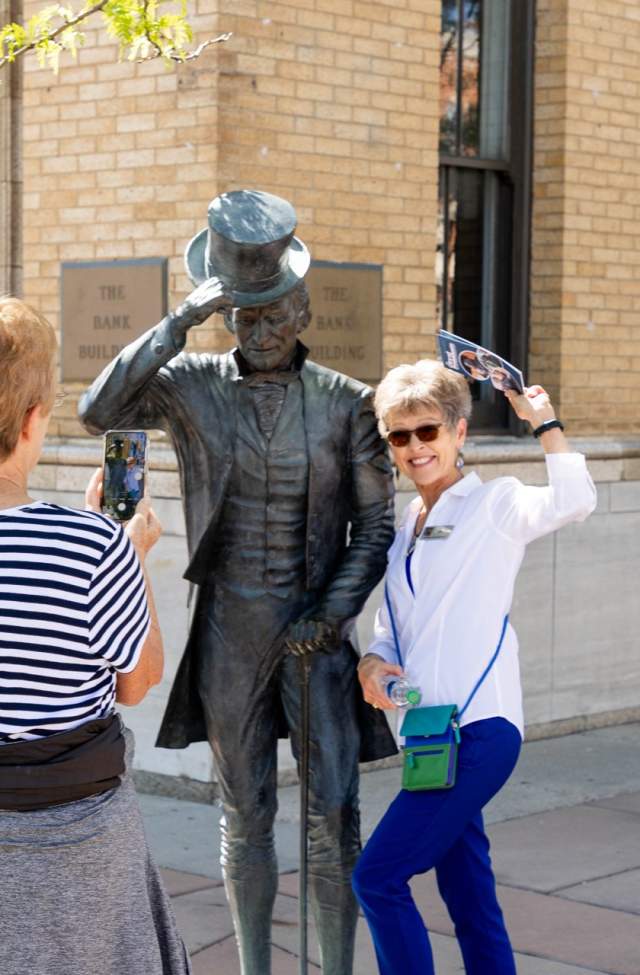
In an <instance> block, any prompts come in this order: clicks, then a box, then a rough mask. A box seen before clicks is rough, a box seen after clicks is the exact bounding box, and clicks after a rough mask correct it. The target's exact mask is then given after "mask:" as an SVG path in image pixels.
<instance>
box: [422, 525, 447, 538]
mask: <svg viewBox="0 0 640 975" xmlns="http://www.w3.org/2000/svg"><path fill="white" fill-rule="evenodd" d="M453 529H454V525H428V527H427V528H425V529H424V531H423V532H422V538H426V539H430V538H448V537H449V535H450V534H451V532H452V531H453Z"/></svg>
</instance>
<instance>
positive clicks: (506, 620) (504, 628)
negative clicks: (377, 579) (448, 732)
mask: <svg viewBox="0 0 640 975" xmlns="http://www.w3.org/2000/svg"><path fill="white" fill-rule="evenodd" d="M384 599H385V602H386V604H387V612H388V613H389V619H390V620H391V630H392V633H393V642H394V646H395V651H396V657H397V658H398V663H399V664H400V666H401V667H403V666H404V664H403V663H402V654H401V653H400V640H399V639H398V630H397V628H396V621H395V617H394V615H393V610H392V608H391V599H390V598H389V588H388V586H387V583H386V582H385V584H384ZM508 623H509V614H508V613H507V614H506V616H505V618H504V621H503V623H502V632H501V633H500V639H499V641H498V646H497V647H496V649H495V651H494V654H493V656H492V658H491V660H490V661H489V663H488V664H487V666H486V667H485V669H484V673H483V674H482V677H481V678H480V680H479V681H478V682H477V683H476V686H475V687H474V688H473V690H472V691H471V694H470V695H469V697H468V698H467V700H466V702H465V704H464V707H463V708H462V710H460V711H459V712H458V720H460V718H461V717H462V715H463V714H464V712H465V711H466V710H467V708H468V707H469V705H470V704H471V702H472V700H473V699H474V697H475V696H476V694H477V693H478V691H479V690H480V687H481V685H482V683H483V681H484V679H485V677H486V676H487V674H488V673H489V671H490V670H491V668H492V667H493V665H494V663H495V662H496V660H497V659H498V654H499V653H500V651H501V649H502V644H503V643H504V638H505V634H506V632H507V626H508Z"/></svg>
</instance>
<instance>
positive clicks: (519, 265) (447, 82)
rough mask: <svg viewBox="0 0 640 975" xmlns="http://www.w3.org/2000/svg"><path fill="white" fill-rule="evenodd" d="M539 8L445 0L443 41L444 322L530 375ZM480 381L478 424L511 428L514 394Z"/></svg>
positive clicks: (440, 274)
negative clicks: (535, 46) (534, 103)
mask: <svg viewBox="0 0 640 975" xmlns="http://www.w3.org/2000/svg"><path fill="white" fill-rule="evenodd" d="M533 7H534V0H523V2H522V3H517V4H514V3H512V2H511V0H443V3H442V32H441V47H440V203H439V221H438V253H437V258H436V280H437V286H438V307H439V319H440V327H442V328H446V329H449V330H450V331H452V332H455V333H456V334H457V335H462V336H464V337H465V338H468V339H471V340H472V341H474V342H479V343H480V344H482V345H485V346H488V347H489V348H491V349H494V350H495V351H496V352H498V353H499V354H500V355H502V356H504V357H505V358H507V359H512V360H513V361H514V362H515V364H516V365H519V366H520V367H521V368H522V369H523V371H524V372H525V381H526V378H527V377H526V361H525V355H526V349H527V325H528V265H529V235H530V183H531V130H532V110H531V105H532V78H533V12H534V11H533ZM474 386H475V388H474V390H473V395H474V399H475V400H476V405H475V408H474V426H475V427H476V428H481V429H485V430H487V429H505V428H506V427H507V426H508V425H509V424H510V423H511V418H510V413H511V411H508V409H507V404H506V402H505V400H504V397H503V396H502V395H501V394H500V393H497V392H496V391H495V390H494V389H493V387H492V386H491V384H490V383H475V384H474ZM514 429H515V427H514Z"/></svg>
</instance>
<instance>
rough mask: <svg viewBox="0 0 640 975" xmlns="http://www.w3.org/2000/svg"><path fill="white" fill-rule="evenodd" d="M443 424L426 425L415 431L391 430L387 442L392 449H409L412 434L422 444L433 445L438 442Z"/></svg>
mask: <svg viewBox="0 0 640 975" xmlns="http://www.w3.org/2000/svg"><path fill="white" fill-rule="evenodd" d="M442 425H443V424H442V423H425V424H424V426H421V427H416V428H415V430H389V433H388V434H387V440H388V441H389V443H390V444H391V446H392V447H407V446H408V445H409V443H410V442H411V434H412V433H415V435H416V437H417V438H418V440H419V441H420V443H431V441H432V440H436V439H437V437H438V433H439V431H440V427H441V426H442Z"/></svg>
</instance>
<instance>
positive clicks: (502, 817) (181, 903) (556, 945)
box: [141, 724, 640, 975]
mask: <svg viewBox="0 0 640 975" xmlns="http://www.w3.org/2000/svg"><path fill="white" fill-rule="evenodd" d="M398 780H399V770H398V769H385V770H383V771H378V772H371V773H367V774H365V775H363V777H362V787H361V801H362V809H363V832H364V835H365V837H366V836H367V835H368V834H369V833H370V832H371V829H372V827H373V825H374V824H375V822H376V821H377V819H378V818H379V816H380V815H381V813H382V812H383V811H384V809H385V808H386V806H387V804H388V802H389V801H390V799H391V798H392V797H393V795H394V793H395V791H396V788H397V784H398ZM279 800H280V810H279V814H278V821H277V827H276V833H277V836H276V840H277V848H278V857H279V864H280V870H281V878H280V893H279V896H278V900H277V903H276V910H275V916H274V924H273V946H274V947H273V975H296V973H297V971H298V960H297V945H298V927H297V914H298V900H297V882H298V875H297V873H296V869H297V849H298V826H297V818H298V816H297V812H298V807H297V802H298V799H297V789H295V788H292V787H290V788H284V789H281V790H280V794H279ZM141 802H142V807H143V812H144V815H145V820H146V823H147V830H148V834H149V840H150V843H151V847H152V849H153V851H154V854H155V857H156V860H157V862H158V863H159V864H160V865H161V866H162V867H163V868H164V869H163V874H164V877H165V881H166V884H167V887H168V889H169V892H170V894H171V896H172V898H173V904H174V908H175V911H176V914H177V917H178V921H179V924H180V927H181V930H182V933H183V936H184V938H185V940H186V942H187V944H188V947H189V950H190V952H191V954H192V961H193V968H194V975H239V971H240V969H239V965H238V961H237V956H236V950H235V944H234V941H233V935H232V927H231V920H230V917H229V913H228V910H227V907H226V902H225V897H224V889H223V887H222V881H221V876H220V867H219V863H218V856H219V850H218V835H217V828H216V824H217V821H218V819H219V815H220V813H219V810H218V809H217V808H216V807H212V806H204V805H199V804H196V803H189V802H180V801H178V800H175V799H165V798H160V797H157V796H149V795H144V796H141ZM486 820H487V823H488V824H489V834H490V837H491V841H492V855H493V861H494V866H495V870H496V875H497V878H498V884H499V894H500V899H501V903H502V906H503V908H504V911H505V915H506V918H507V924H508V927H509V932H510V935H511V939H512V942H513V944H514V947H515V949H516V952H517V959H518V972H519V975H588V973H589V975H640V724H630V725H624V726H621V727H618V728H607V729H601V730H598V731H591V732H585V733H582V734H576V735H569V736H566V737H564V738H556V739H549V740H546V741H540V742H532V743H531V744H527V745H525V747H524V749H523V755H522V757H521V759H520V762H519V764H518V767H517V769H516V771H515V773H514V775H513V777H512V779H511V781H510V782H509V783H508V785H507V786H506V787H505V789H504V790H503V791H502V792H501V794H500V795H499V796H497V797H496V799H495V800H494V801H493V802H492V803H491V804H490V806H488V807H487V810H486ZM413 886H414V893H415V896H416V899H417V901H418V903H419V905H420V907H421V909H422V912H423V916H424V917H425V920H426V922H427V925H428V927H429V928H430V931H431V932H432V940H433V946H434V954H435V958H436V965H437V971H438V975H454V973H461V972H463V968H462V963H461V959H460V954H459V952H458V948H457V944H456V941H455V938H454V937H453V931H452V928H451V923H450V921H449V919H448V916H447V914H446V911H445V910H444V907H443V905H442V902H441V901H440V898H439V896H438V894H437V891H436V890H435V886H434V883H433V880H432V878H431V877H430V876H428V875H427V876H424V877H419V878H416V880H415V882H414V885H413ZM309 958H310V962H311V964H310V966H309V971H310V973H313V972H319V971H320V969H319V967H318V964H319V958H318V951H317V945H316V943H315V938H314V936H313V931H312V932H311V934H310V952H309ZM375 972H376V966H375V962H374V959H373V952H372V948H371V943H370V939H369V935H368V932H367V928H366V924H365V922H364V921H361V922H360V924H359V928H358V937H357V957H356V964H355V975H374V973H375ZM398 975H401V973H398ZM487 975H491V973H487Z"/></svg>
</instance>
